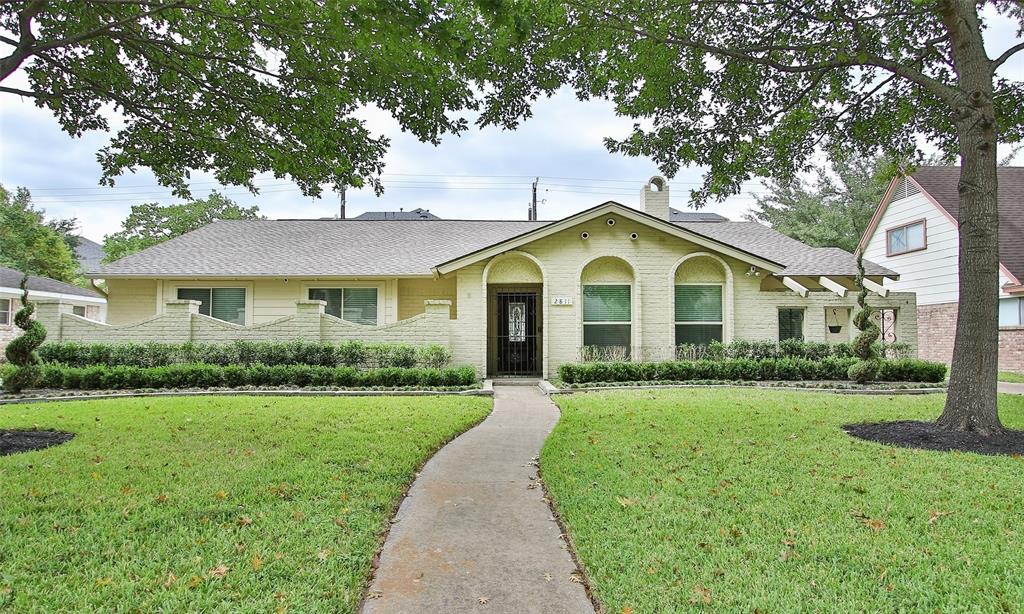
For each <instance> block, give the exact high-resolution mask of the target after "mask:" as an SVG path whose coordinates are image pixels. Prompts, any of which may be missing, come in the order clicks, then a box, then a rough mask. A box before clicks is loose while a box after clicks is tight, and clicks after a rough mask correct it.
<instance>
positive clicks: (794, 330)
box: [779, 307, 804, 341]
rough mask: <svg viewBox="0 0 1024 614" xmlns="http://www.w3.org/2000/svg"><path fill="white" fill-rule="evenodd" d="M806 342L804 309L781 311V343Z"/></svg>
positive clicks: (783, 309) (789, 308)
mask: <svg viewBox="0 0 1024 614" xmlns="http://www.w3.org/2000/svg"><path fill="white" fill-rule="evenodd" d="M786 339H796V340H798V341H803V340H804V310H803V308H802V307H783V308H782V309H779V341H785V340H786Z"/></svg>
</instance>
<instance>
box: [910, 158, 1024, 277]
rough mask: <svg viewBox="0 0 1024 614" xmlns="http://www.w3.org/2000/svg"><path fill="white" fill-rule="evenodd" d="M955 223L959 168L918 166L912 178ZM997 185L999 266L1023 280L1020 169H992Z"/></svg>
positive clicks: (1023, 172) (1023, 180)
mask: <svg viewBox="0 0 1024 614" xmlns="http://www.w3.org/2000/svg"><path fill="white" fill-rule="evenodd" d="M912 177H913V178H914V181H916V182H918V183H919V184H921V187H922V188H924V189H925V191H926V192H928V194H930V195H931V197H932V198H934V199H935V200H936V201H938V203H939V205H941V206H942V208H943V209H945V210H946V211H947V212H948V213H949V214H950V215H951V216H952V217H953V219H955V220H959V219H960V193H959V191H958V189H957V185H958V184H959V183H960V167H959V166H922V167H921V168H919V169H917V171H916V172H915V173H914V174H913V175H912ZM996 181H998V182H999V193H998V196H997V199H998V207H999V262H1001V263H1003V266H1005V267H1006V268H1008V269H1010V272H1011V273H1013V274H1014V275H1015V276H1016V277H1017V279H1020V280H1024V166H1001V167H999V168H998V169H996Z"/></svg>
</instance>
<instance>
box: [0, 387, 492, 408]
mask: <svg viewBox="0 0 1024 614" xmlns="http://www.w3.org/2000/svg"><path fill="white" fill-rule="evenodd" d="M189 396H197V397H201V396H248V397H388V396H394V397H429V396H479V397H489V396H494V388H493V387H490V386H487V387H481V388H471V389H469V390H430V389H423V390H355V389H349V390H302V389H294V390H281V389H279V388H267V389H252V388H245V389H232V388H227V389H222V390H164V391H154V392H141V391H140V392H100V393H98V394H71V395H56V394H51V395H38V396H24V397H17V398H11V399H8V398H3V397H0V405H17V404H21V403H48V402H52V401H96V400H100V399H130V398H135V397H189Z"/></svg>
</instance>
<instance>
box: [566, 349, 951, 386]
mask: <svg viewBox="0 0 1024 614" xmlns="http://www.w3.org/2000/svg"><path fill="white" fill-rule="evenodd" d="M856 362H857V359H856V358H838V357H834V356H829V357H826V358H822V359H821V360H809V359H806V358H762V359H750V358H725V359H721V360H696V361H684V360H680V361H666V362H594V363H567V364H563V365H562V366H560V367H559V368H558V376H559V378H561V380H562V381H564V382H566V383H567V384H581V383H590V382H638V381H678V382H683V381H691V380H730V381H769V380H786V381H794V380H845V379H847V371H848V370H849V368H850V366H851V365H853V364H854V363H856ZM945 375H946V366H945V365H943V364H939V363H933V362H928V361H926V360H918V359H916V358H901V359H897V360H886V361H883V362H882V367H881V370H880V371H879V374H878V380H879V381H886V382H933V383H934V382H941V381H942V380H943V378H945Z"/></svg>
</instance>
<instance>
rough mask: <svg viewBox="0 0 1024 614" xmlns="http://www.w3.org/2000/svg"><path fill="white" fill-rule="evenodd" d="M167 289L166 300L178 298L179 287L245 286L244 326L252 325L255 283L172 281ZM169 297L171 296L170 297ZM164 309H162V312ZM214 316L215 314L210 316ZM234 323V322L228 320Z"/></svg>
mask: <svg viewBox="0 0 1024 614" xmlns="http://www.w3.org/2000/svg"><path fill="white" fill-rule="evenodd" d="M164 287H165V289H168V290H167V292H168V293H167V294H166V295H165V296H164V300H165V301H166V300H172V301H173V300H178V289H179V288H181V289H187V290H205V289H207V288H243V289H244V290H245V324H244V326H252V323H253V290H252V287H253V284H252V282H251V281H249V282H238V281H203V280H199V281H195V282H182V283H172V284H168V285H165V286H164ZM168 297H169V298H168ZM162 312H163V310H162V309H161V311H160V313H162ZM210 317H213V316H210ZM214 319H217V318H214ZM219 321H220V322H226V320H219ZM227 323H228V324H233V322H227Z"/></svg>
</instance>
